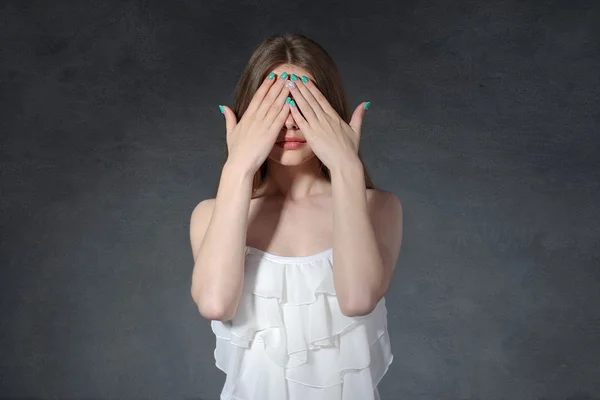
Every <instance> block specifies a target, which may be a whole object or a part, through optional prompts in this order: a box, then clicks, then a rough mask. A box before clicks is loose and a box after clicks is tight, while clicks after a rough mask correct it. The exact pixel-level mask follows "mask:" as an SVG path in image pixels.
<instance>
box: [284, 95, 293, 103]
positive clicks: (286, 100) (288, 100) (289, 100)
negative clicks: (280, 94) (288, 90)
mask: <svg viewBox="0 0 600 400" xmlns="http://www.w3.org/2000/svg"><path fill="white" fill-rule="evenodd" d="M291 101H292V99H291V98H290V96H288V97H287V98H286V99H285V102H286V103H288V104H290V102H291Z"/></svg>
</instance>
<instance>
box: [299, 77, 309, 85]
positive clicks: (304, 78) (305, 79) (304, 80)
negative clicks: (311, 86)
mask: <svg viewBox="0 0 600 400" xmlns="http://www.w3.org/2000/svg"><path fill="white" fill-rule="evenodd" d="M300 79H302V82H304V83H306V82H308V78H307V77H306V76H304V75H302V77H300Z"/></svg>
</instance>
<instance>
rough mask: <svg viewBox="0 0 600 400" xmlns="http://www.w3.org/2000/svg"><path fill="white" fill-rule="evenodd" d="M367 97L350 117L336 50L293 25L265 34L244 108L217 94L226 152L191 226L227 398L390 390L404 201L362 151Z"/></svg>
mask: <svg viewBox="0 0 600 400" xmlns="http://www.w3.org/2000/svg"><path fill="white" fill-rule="evenodd" d="M369 104H370V103H361V104H360V105H359V106H358V107H357V108H356V110H355V111H354V113H353V114H352V116H350V112H349V108H348V105H347V100H346V95H345V91H344V89H343V86H342V82H341V77H340V74H339V72H338V70H337V68H336V66H335V64H334V62H333V60H332V59H331V58H330V56H329V55H328V54H327V53H326V52H325V50H324V49H323V48H322V47H320V46H319V45H318V44H316V43H315V42H314V41H312V40H310V39H309V38H307V37H305V36H302V35H297V34H285V35H278V36H273V37H269V38H267V39H265V40H264V41H263V42H262V43H260V45H259V46H258V48H257V49H256V50H255V52H254V53H253V54H252V56H251V58H250V61H249V63H248V65H247V67H246V69H245V71H244V72H243V74H242V76H241V79H240V81H239V83H238V87H237V90H236V93H235V103H234V106H233V108H232V109H230V108H229V107H225V106H219V108H220V109H221V112H222V113H223V114H224V116H225V121H226V132H227V140H226V142H227V150H228V156H227V161H226V163H225V166H224V167H223V170H222V174H221V179H220V182H219V186H218V189H217V194H216V197H215V198H214V199H208V200H204V201H202V202H200V203H199V204H198V205H197V206H196V207H195V209H194V211H193V212H192V216H191V222H190V237H191V245H192V252H193V256H194V271H193V276H192V287H191V293H192V297H193V299H194V301H195V302H196V304H197V306H198V310H199V311H200V314H201V315H202V316H204V317H205V318H207V319H210V320H211V326H212V330H213V332H214V333H215V335H216V343H217V344H216V349H215V353H214V355H215V361H216V365H217V367H218V368H220V369H221V370H223V371H224V372H225V373H226V374H227V377H226V381H225V385H224V387H223V390H222V393H221V399H222V400H223V399H227V400H230V399H236V400H242V399H243V400H250V399H260V400H286V399H289V400H307V399H310V400H320V399H327V400H335V399H344V400H349V399H357V400H358V399H360V400H368V399H379V393H378V390H377V384H378V383H379V381H380V379H381V378H382V377H383V375H384V374H385V373H386V372H387V369H388V367H389V365H390V364H391V362H392V359H393V355H392V353H391V350H390V343H389V336H388V332H387V311H386V307H385V299H384V297H383V296H384V294H385V292H386V291H387V289H388V286H389V283H390V280H391V278H392V274H393V269H394V266H395V264H396V261H397V259H398V255H399V252H400V243H401V238H402V207H401V204H400V201H399V200H398V198H397V197H396V196H395V195H394V194H392V193H391V192H384V191H380V190H376V189H375V188H374V187H373V184H372V182H371V180H370V178H369V176H368V174H367V171H366V170H365V168H364V167H363V163H362V161H361V156H360V152H359V150H358V144H359V138H360V128H361V123H362V118H363V115H364V113H365V110H366V109H367V108H368V106H369ZM350 117H351V118H350Z"/></svg>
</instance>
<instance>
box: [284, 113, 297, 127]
mask: <svg viewBox="0 0 600 400" xmlns="http://www.w3.org/2000/svg"><path fill="white" fill-rule="evenodd" d="M285 127H286V128H287V129H298V125H296V121H295V120H294V117H293V116H292V114H291V113H290V115H288V117H287V118H286V120H285Z"/></svg>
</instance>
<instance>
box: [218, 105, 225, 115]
mask: <svg viewBox="0 0 600 400" xmlns="http://www.w3.org/2000/svg"><path fill="white" fill-rule="evenodd" d="M219 110H221V114H225V109H224V108H223V106H222V105H220V104H219Z"/></svg>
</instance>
